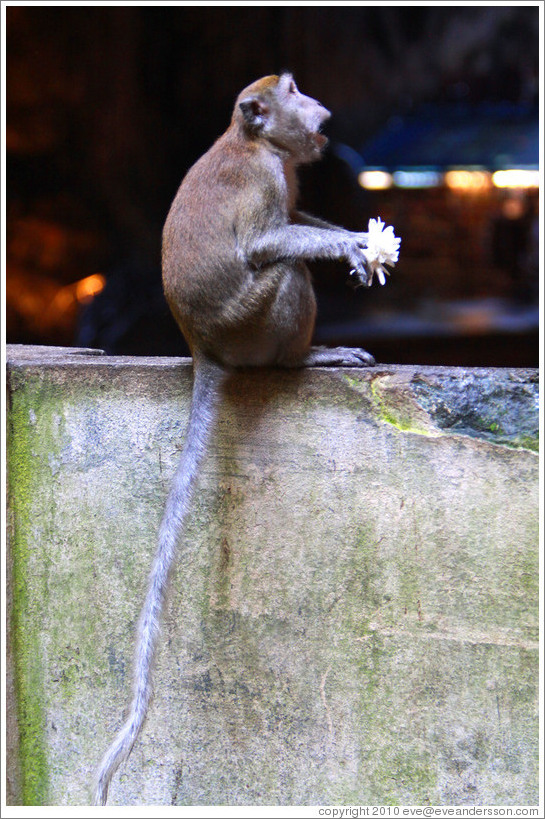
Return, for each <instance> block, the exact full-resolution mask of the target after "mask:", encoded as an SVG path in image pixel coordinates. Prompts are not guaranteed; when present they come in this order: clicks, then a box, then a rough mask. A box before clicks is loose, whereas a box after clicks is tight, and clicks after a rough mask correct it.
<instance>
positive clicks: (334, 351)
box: [302, 347, 375, 367]
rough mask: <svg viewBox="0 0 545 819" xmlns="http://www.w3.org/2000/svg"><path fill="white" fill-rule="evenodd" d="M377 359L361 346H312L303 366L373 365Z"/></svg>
mask: <svg viewBox="0 0 545 819" xmlns="http://www.w3.org/2000/svg"><path fill="white" fill-rule="evenodd" d="M374 364H375V359H374V358H373V356H372V355H371V353H368V352H367V351H366V350H362V348H361V347H311V348H310V350H309V352H308V353H307V355H306V357H305V358H304V359H303V361H302V366H303V367H373V366H374Z"/></svg>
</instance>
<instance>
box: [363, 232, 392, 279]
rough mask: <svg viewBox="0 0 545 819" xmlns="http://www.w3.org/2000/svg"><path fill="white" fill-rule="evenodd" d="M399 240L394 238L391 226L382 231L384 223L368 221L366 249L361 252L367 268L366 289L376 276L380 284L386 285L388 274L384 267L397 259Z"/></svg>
mask: <svg viewBox="0 0 545 819" xmlns="http://www.w3.org/2000/svg"><path fill="white" fill-rule="evenodd" d="M400 244H401V239H398V238H397V236H394V229H393V227H392V226H390V227H387V228H386V230H384V222H383V221H382V220H381V219H380V218H378V219H369V233H368V234H367V247H366V248H365V250H364V251H363V253H364V255H365V258H366V259H367V264H368V267H369V276H368V279H367V282H365V283H366V284H367V286H368V287H370V286H371V284H372V283H373V276H374V275H375V274H376V276H377V278H378V280H379V282H380V283H381V284H386V277H385V275H384V274H385V273H386V274H388V275H389V274H390V271H389V270H386V268H385V267H384V265H390V266H392V265H394V264H395V263H396V262H397V260H398V258H399V245H400ZM362 283H363V282H362Z"/></svg>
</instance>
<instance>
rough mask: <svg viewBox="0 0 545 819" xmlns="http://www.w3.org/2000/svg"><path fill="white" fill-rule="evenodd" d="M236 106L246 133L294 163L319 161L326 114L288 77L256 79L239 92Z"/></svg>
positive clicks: (322, 147) (285, 75) (316, 102)
mask: <svg viewBox="0 0 545 819" xmlns="http://www.w3.org/2000/svg"><path fill="white" fill-rule="evenodd" d="M273 79H274V80H275V81H276V82H273V81H272V80H273ZM238 107H239V109H240V111H241V112H242V116H243V119H244V123H245V126H246V129H247V131H248V133H250V134H252V135H255V136H259V137H264V138H265V139H267V140H268V141H269V142H270V143H272V144H273V145H274V146H276V147H278V148H281V149H282V150H284V151H287V152H288V153H289V154H290V155H291V156H292V157H293V159H295V161H296V162H297V163H304V162H313V161H314V160H315V159H319V157H320V156H321V154H322V151H323V149H324V148H325V146H326V145H327V142H328V140H327V137H326V136H324V134H322V133H321V128H322V126H323V125H324V123H325V122H326V121H327V120H328V119H329V118H330V116H331V114H330V112H329V111H328V110H327V108H324V106H323V105H322V104H321V103H320V102H318V100H315V99H312V97H307V96H306V95H305V94H302V93H301V92H300V91H299V89H298V88H297V86H296V84H295V82H294V80H293V77H292V76H291V74H282V76H281V77H274V78H272V77H264V78H263V79H262V80H258V81H257V82H256V83H254V84H253V85H251V86H250V87H249V88H247V89H245V91H243V92H242V94H241V95H240V97H239V100H238Z"/></svg>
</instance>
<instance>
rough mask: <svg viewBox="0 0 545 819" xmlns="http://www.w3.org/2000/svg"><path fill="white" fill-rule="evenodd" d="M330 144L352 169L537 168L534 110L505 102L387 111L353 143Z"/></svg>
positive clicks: (457, 104) (537, 136) (535, 114)
mask: <svg viewBox="0 0 545 819" xmlns="http://www.w3.org/2000/svg"><path fill="white" fill-rule="evenodd" d="M333 150H334V152H335V153H336V154H337V155H338V156H339V157H341V158H342V159H344V160H345V161H347V162H348V164H349V165H350V166H351V167H352V169H353V170H354V172H356V173H358V172H359V171H361V170H362V169H364V168H369V167H373V168H384V169H385V170H390V171H392V170H395V169H397V168H416V167H418V168H436V169H438V170H439V169H441V170H442V169H445V168H449V167H466V168H468V167H481V168H486V169H487V170H490V171H495V170H500V169H504V168H531V169H537V168H538V164H539V117H538V110H537V108H535V107H533V106H532V107H529V106H524V105H515V104H512V103H504V102H502V103H481V104H479V105H469V104H465V103H456V104H450V105H449V104H444V105H427V106H424V107H423V108H421V109H420V111H419V112H417V113H416V114H412V115H409V116H406V117H402V116H393V117H391V119H390V120H389V122H388V123H387V124H386V126H385V127H384V128H383V129H382V130H381V131H379V132H378V134H377V135H376V136H374V137H373V138H371V139H370V140H368V141H367V142H366V143H364V144H363V145H362V146H360V147H358V148H357V149H354V148H350V147H348V146H346V145H339V144H337V145H334V146H333ZM356 166H359V167H356Z"/></svg>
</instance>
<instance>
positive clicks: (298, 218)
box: [290, 210, 367, 237]
mask: <svg viewBox="0 0 545 819" xmlns="http://www.w3.org/2000/svg"><path fill="white" fill-rule="evenodd" d="M290 218H291V221H292V222H293V223H294V224H297V225H309V226H310V227H318V228H323V229H324V230H337V231H339V232H340V233H344V234H352V231H351V230H347V229H346V228H343V227H339V226H338V225H334V224H332V223H331V222H326V220H325V219H320V218H318V217H317V216H312V214H310V213H305V212H304V211H302V210H292V211H291V213H290ZM362 235H363V236H364V237H367V233H363V234H362Z"/></svg>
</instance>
